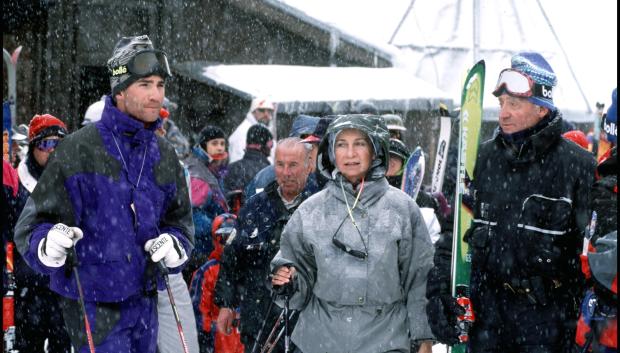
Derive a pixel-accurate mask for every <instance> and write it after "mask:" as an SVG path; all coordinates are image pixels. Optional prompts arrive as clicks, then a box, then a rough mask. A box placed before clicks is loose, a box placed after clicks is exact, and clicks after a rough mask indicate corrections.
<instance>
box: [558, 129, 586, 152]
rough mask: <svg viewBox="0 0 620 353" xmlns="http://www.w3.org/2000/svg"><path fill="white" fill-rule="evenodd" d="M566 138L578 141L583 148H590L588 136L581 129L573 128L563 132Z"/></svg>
mask: <svg viewBox="0 0 620 353" xmlns="http://www.w3.org/2000/svg"><path fill="white" fill-rule="evenodd" d="M562 137H564V138H565V139H567V140H569V141H572V142H574V143H576V144H577V145H578V146H580V147H581V148H583V149H585V150H588V137H587V136H586V134H584V133H583V131H581V130H571V131H567V132H565V133H563V134H562Z"/></svg>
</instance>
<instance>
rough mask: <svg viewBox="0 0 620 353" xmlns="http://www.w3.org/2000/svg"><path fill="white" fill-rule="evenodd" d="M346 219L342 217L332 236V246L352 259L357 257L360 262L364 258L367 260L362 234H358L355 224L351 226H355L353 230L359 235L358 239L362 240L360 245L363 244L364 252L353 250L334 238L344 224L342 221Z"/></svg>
mask: <svg viewBox="0 0 620 353" xmlns="http://www.w3.org/2000/svg"><path fill="white" fill-rule="evenodd" d="M347 218H348V217H347V216H345V217H344V219H343V220H342V222H340V225H339V226H338V229H336V232H334V235H333V236H332V244H334V246H336V247H337V248H338V249H340V250H342V251H344V252H346V253H347V254H349V255H351V256H353V257H357V258H358V259H361V260H366V258H368V249H367V248H366V243H365V242H364V238H363V237H362V233H360V230H359V229H358V228H357V225H356V224H355V223H354V224H353V226H355V229H356V230H357V234H359V236H360V239H361V240H362V243H363V244H364V250H365V251H361V250H354V249H352V248H351V247H350V246H348V245H346V244H344V243H343V242H341V241H340V240H338V239H337V238H336V234H338V231H339V230H340V228H342V225H343V224H344V221H346V220H347Z"/></svg>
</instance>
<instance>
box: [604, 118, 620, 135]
mask: <svg viewBox="0 0 620 353" xmlns="http://www.w3.org/2000/svg"><path fill="white" fill-rule="evenodd" d="M603 130H605V133H606V134H608V135H613V136H618V126H617V125H616V123H614V122H609V123H608V122H607V121H604V122H603Z"/></svg>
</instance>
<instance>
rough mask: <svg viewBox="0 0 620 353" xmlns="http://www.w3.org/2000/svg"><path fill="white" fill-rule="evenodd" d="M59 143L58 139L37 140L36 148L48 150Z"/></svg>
mask: <svg viewBox="0 0 620 353" xmlns="http://www.w3.org/2000/svg"><path fill="white" fill-rule="evenodd" d="M59 143H60V139H53V140H41V141H39V142H37V145H36V146H37V148H38V149H40V150H41V151H43V152H50V151H52V150H54V148H56V147H57V146H58V144H59Z"/></svg>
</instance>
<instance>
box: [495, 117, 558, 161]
mask: <svg viewBox="0 0 620 353" xmlns="http://www.w3.org/2000/svg"><path fill="white" fill-rule="evenodd" d="M551 114H552V115H551V121H549V123H548V125H547V126H546V127H544V128H542V129H541V130H539V131H537V132H535V133H533V134H532V135H531V136H528V137H526V138H525V139H524V141H523V144H521V145H515V144H512V143H511V142H510V141H508V140H507V139H506V138H505V137H504V136H503V135H502V134H501V133H500V130H499V128H497V129H496V130H495V134H494V137H493V140H494V141H495V143H496V144H497V145H498V146H499V147H500V148H502V149H504V151H505V156H506V158H507V159H508V161H509V162H511V163H514V164H522V163H530V162H532V161H534V160H537V159H540V158H541V157H542V156H543V155H544V154H545V153H546V152H547V150H549V148H550V147H551V146H553V145H555V144H556V143H557V142H558V140H559V139H561V138H562V114H561V113H560V112H559V111H558V110H555V111H553V112H552V113H551Z"/></svg>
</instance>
